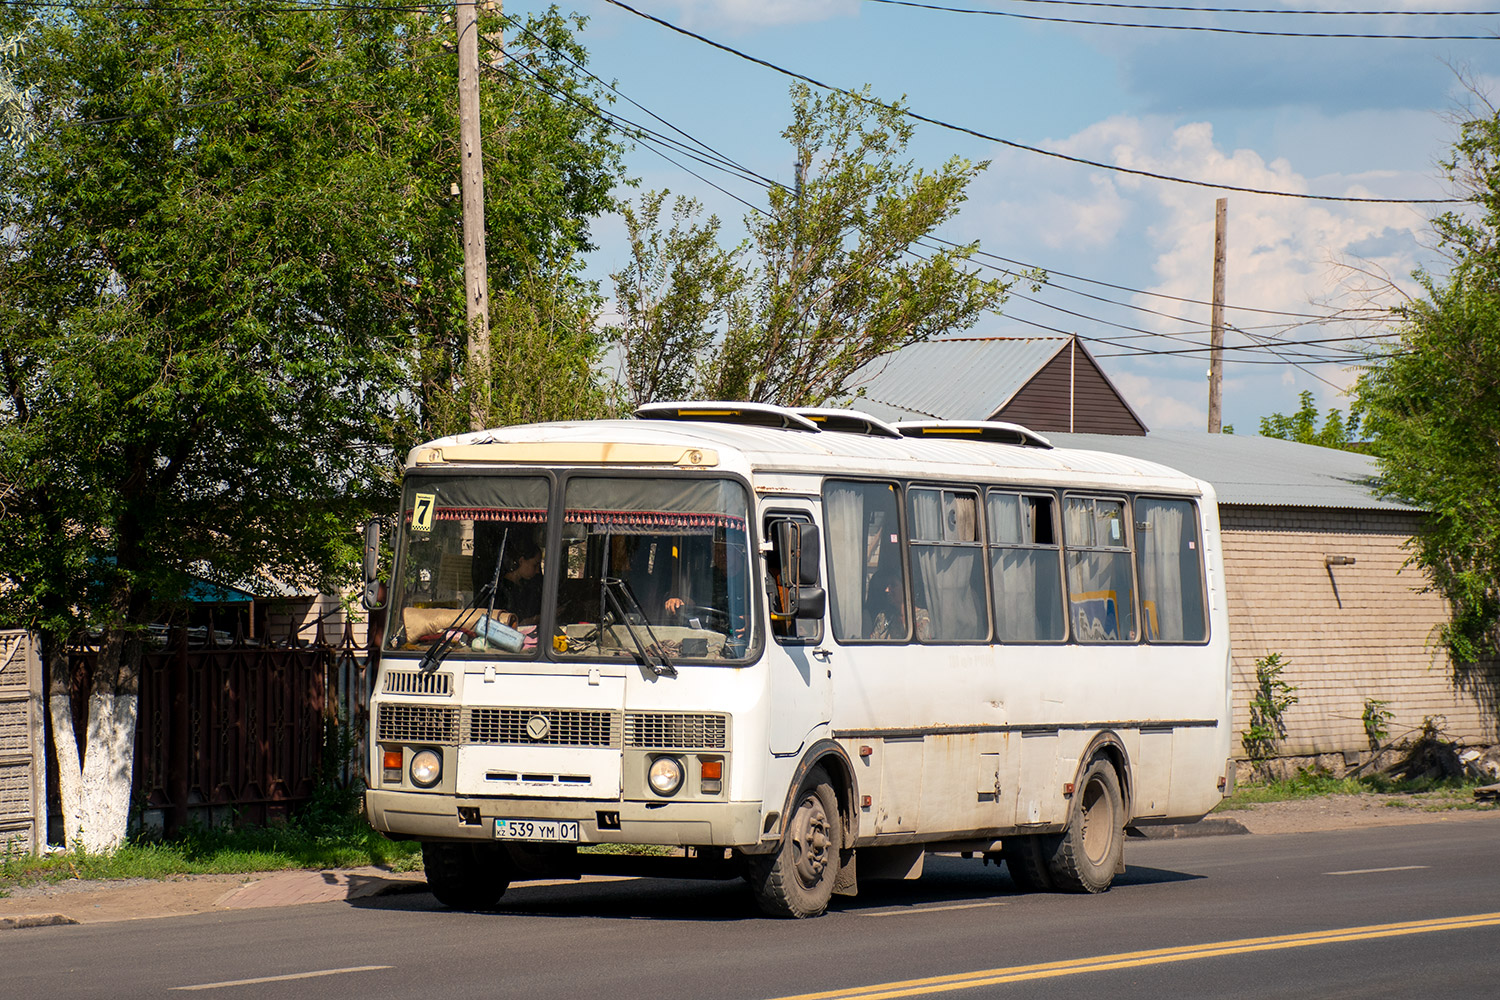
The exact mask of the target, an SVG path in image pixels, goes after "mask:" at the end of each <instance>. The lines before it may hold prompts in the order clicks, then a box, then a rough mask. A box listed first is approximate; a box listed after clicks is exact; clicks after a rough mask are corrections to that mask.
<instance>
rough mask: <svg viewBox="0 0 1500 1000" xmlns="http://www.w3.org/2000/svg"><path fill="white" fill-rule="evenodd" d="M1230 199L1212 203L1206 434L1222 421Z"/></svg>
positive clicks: (1220, 425) (1216, 429)
mask: <svg viewBox="0 0 1500 1000" xmlns="http://www.w3.org/2000/svg"><path fill="white" fill-rule="evenodd" d="M1228 224H1229V199H1228V198H1220V199H1219V200H1218V201H1215V202H1214V306H1213V313H1212V314H1211V316H1210V319H1209V325H1210V326H1211V328H1212V332H1211V333H1210V334H1209V351H1208V433H1210V434H1218V433H1219V432H1220V430H1221V429H1222V427H1223V418H1224V240H1225V238H1226V236H1227V232H1226V230H1227V228H1228Z"/></svg>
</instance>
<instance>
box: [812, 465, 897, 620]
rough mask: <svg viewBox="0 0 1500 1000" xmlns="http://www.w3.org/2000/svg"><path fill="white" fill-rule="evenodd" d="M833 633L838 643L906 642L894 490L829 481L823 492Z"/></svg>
mask: <svg viewBox="0 0 1500 1000" xmlns="http://www.w3.org/2000/svg"><path fill="white" fill-rule="evenodd" d="M823 523H824V525H825V526H826V528H827V534H828V579H829V583H830V585H831V591H832V593H831V595H830V597H831V600H830V604H831V609H830V610H831V614H832V618H833V634H834V636H835V637H836V638H837V639H839V640H840V641H852V642H905V641H906V640H907V638H908V637H909V636H910V634H911V630H910V628H909V627H908V625H907V622H908V621H909V616H908V615H907V610H906V570H905V567H904V565H903V563H902V561H901V534H900V518H899V510H898V508H897V500H896V487H895V486H893V485H891V484H889V483H865V482H844V481H839V480H829V481H828V483H827V485H826V486H825V487H824V490H823Z"/></svg>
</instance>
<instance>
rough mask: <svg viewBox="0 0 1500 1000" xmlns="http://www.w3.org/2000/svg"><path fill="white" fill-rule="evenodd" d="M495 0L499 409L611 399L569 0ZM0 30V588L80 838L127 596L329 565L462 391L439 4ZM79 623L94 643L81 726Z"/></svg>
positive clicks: (105, 725) (140, 612)
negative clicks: (16, 119)
mask: <svg viewBox="0 0 1500 1000" xmlns="http://www.w3.org/2000/svg"><path fill="white" fill-rule="evenodd" d="M513 24H514V26H515V27H516V29H517V34H518V35H519V36H520V37H519V38H516V39H515V40H513V41H512V42H511V43H510V44H508V45H507V51H511V52H513V53H516V54H517V55H518V59H517V61H516V63H515V64H514V73H509V72H508V73H506V74H502V75H499V76H492V77H491V78H490V79H489V80H488V81H487V82H486V90H487V93H486V101H487V104H486V108H485V119H486V123H487V126H488V138H487V140H486V142H487V145H486V149H485V159H486V164H487V171H488V182H489V187H490V191H491V211H490V215H489V227H490V236H489V238H490V241H491V245H492V246H495V247H499V248H500V252H498V253H494V254H492V255H491V267H492V285H493V286H494V287H495V288H496V290H497V293H496V294H495V295H494V297H493V298H494V300H495V302H496V309H497V310H498V311H499V312H500V313H502V314H503V315H504V316H505V317H506V318H508V319H512V320H514V321H515V322H513V323H512V324H511V325H509V326H507V327H504V328H502V329H501V330H500V331H499V332H497V337H507V336H513V337H517V338H519V339H518V340H516V341H515V342H514V343H512V344H511V345H510V346H512V347H513V348H514V351H513V354H514V357H512V358H511V359H510V363H509V364H507V365H505V366H503V367H502V369H501V371H500V372H499V373H497V375H496V379H497V381H500V380H504V387H505V391H504V392H501V393H498V394H497V399H500V400H502V401H506V402H504V404H503V405H506V406H510V407H511V408H512V409H511V410H509V411H507V412H506V413H505V414H504V415H505V416H506V417H507V419H509V418H526V417H530V416H532V415H533V414H534V413H535V411H534V410H533V411H530V412H528V411H527V407H526V405H525V401H527V400H530V401H534V402H536V403H537V404H538V406H539V407H553V408H555V409H556V410H557V411H559V412H575V411H576V410H577V409H578V408H579V407H580V406H583V405H587V400H588V398H589V397H587V395H586V394H585V393H583V392H582V389H583V388H589V387H592V391H593V397H592V398H593V399H594V400H595V404H594V405H602V402H601V400H602V390H600V389H599V387H598V386H597V385H596V384H594V383H593V382H592V381H591V378H590V376H588V374H587V372H588V369H589V365H590V363H591V361H592V359H593V357H595V356H596V355H597V353H598V351H599V349H600V344H599V342H598V337H597V335H593V334H592V333H591V330H592V321H591V319H590V318H589V317H591V316H592V312H593V310H595V309H596V308H597V297H596V296H595V294H594V293H593V291H592V289H590V288H589V287H588V286H587V285H586V284H584V283H583V282H582V281H581V280H580V278H579V276H578V268H577V266H576V263H575V262H576V260H577V259H578V255H579V254H580V253H582V252H584V251H586V250H587V249H589V246H590V244H589V233H588V219H589V217H590V216H591V215H594V214H597V213H599V212H601V211H603V210H605V209H607V208H608V207H610V206H611V205H612V204H613V202H612V198H611V193H610V192H611V190H612V187H613V185H614V183H615V182H616V180H617V179H618V169H619V168H618V164H619V149H618V147H617V146H615V145H614V144H612V143H610V142H608V141H604V139H603V135H602V132H601V129H602V128H603V125H602V124H601V122H600V121H599V119H598V117H597V115H596V114H593V113H591V109H592V105H591V104H590V101H591V97H590V93H591V92H590V91H589V90H588V88H587V87H586V86H585V85H584V84H583V83H581V82H579V80H577V79H575V77H574V76H573V75H572V74H573V72H574V71H573V70H572V69H571V68H570V67H571V65H572V62H578V61H581V56H582V51H581V49H579V48H578V47H577V45H576V42H574V41H573V38H572V30H571V29H572V27H573V25H570V23H569V22H567V21H565V20H564V19H563V18H561V17H560V16H558V15H557V14H556V13H555V12H548V13H545V14H542V15H538V16H537V17H534V18H532V19H531V20H529V21H524V22H513ZM7 35H16V36H19V37H20V38H21V39H22V42H23V45H22V46H21V47H20V48H19V49H18V50H7V51H8V52H13V53H17V52H18V54H14V55H13V56H7V62H6V68H7V71H8V72H9V73H10V74H11V75H12V76H13V77H14V79H15V81H16V82H17V84H18V85H23V86H25V87H26V88H27V89H28V91H29V93H30V94H31V95H32V104H33V108H34V110H35V116H34V117H35V121H36V123H37V127H36V129H35V131H34V133H33V134H32V135H30V136H29V137H27V138H25V139H23V140H22V141H21V142H20V143H19V144H17V145H16V146H15V147H13V150H12V152H13V155H11V156H8V159H7V161H6V165H5V169H3V170H0V218H3V219H4V220H5V223H4V228H3V229H0V389H3V392H0V505H3V516H0V620H4V621H7V622H9V623H15V624H21V625H25V626H29V627H31V628H34V629H36V630H38V631H40V632H42V633H43V635H44V638H45V640H46V642H45V645H46V648H47V650H48V658H49V669H50V677H51V680H50V683H51V688H52V695H53V698H52V704H53V715H52V721H53V724H54V732H55V734H56V740H55V744H56V749H57V751H58V763H59V770H60V773H61V776H62V790H63V806H64V812H65V814H66V815H65V828H66V835H67V838H68V842H69V843H70V844H73V845H78V846H82V847H84V848H87V849H90V850H102V849H109V848H111V847H113V846H115V845H118V844H119V843H120V842H121V840H122V838H123V837H124V835H125V832H126V820H127V812H128V806H129V790H130V786H131V759H132V754H133V748H134V735H135V720H136V711H137V697H136V696H137V692H138V684H139V663H140V657H139V653H140V651H141V647H142V643H143V642H144V641H146V639H147V636H148V630H147V626H148V624H149V623H152V622H160V621H163V620H167V619H169V618H170V617H171V616H172V615H173V614H174V607H175V606H177V605H178V604H179V602H180V601H181V599H182V595H184V594H185V593H186V591H187V587H188V584H189V581H190V580H191V579H192V578H193V577H206V578H208V579H210V580H212V581H214V582H218V583H236V582H241V581H247V580H251V581H253V580H257V579H263V578H272V579H275V580H278V581H282V582H288V583H293V584H298V585H304V586H309V587H320V588H331V587H334V586H336V585H337V584H339V583H340V582H341V581H342V580H343V579H345V578H346V576H347V573H348V570H349V568H350V567H351V565H352V564H353V563H354V562H355V560H356V556H357V538H356V536H355V529H356V527H357V525H358V523H359V522H360V521H361V520H362V519H363V518H364V517H365V516H367V514H368V513H369V512H371V511H375V510H383V509H386V508H387V507H388V506H389V504H390V502H391V499H392V497H393V495H394V485H395V484H394V469H395V461H394V459H396V458H398V457H399V456H400V455H401V454H402V453H403V450H404V448H405V447H406V446H408V445H409V444H411V443H412V442H413V440H415V439H419V438H425V437H429V436H432V435H433V434H437V433H445V432H447V431H449V430H452V429H455V428H454V427H452V426H449V425H448V423H447V421H448V418H449V415H450V414H451V413H466V412H467V411H466V404H458V405H455V404H454V403H453V402H452V400H453V399H454V398H455V397H457V396H461V395H462V389H461V385H462V381H463V379H462V376H463V372H462V367H461V366H462V357H463V336H464V331H465V328H466V326H465V323H464V305H463V291H462V288H463V282H462V246H461V238H460V216H459V213H460V205H459V199H458V198H456V197H454V196H453V195H452V194H451V193H450V187H451V185H452V183H453V181H454V180H455V179H456V178H457V175H458V163H459V150H458V127H457V107H456V105H457V88H456V83H455V74H454V61H453V56H452V53H451V51H450V47H449V45H448V43H449V42H450V36H451V28H450V27H449V26H447V25H445V24H443V23H442V21H441V19H440V18H439V17H437V16H436V15H434V14H432V13H429V12H418V11H414V10H404V9H400V8H391V7H389V6H388V5H375V4H371V5H369V6H363V5H360V4H357V3H356V4H350V5H344V6H340V7H338V8H330V9H323V10H313V9H297V8H291V9H289V8H287V7H286V6H285V5H284V4H281V5H278V4H271V3H260V2H247V3H243V4H238V5H235V6H234V7H233V8H232V9H228V10H225V11H223V12H220V13H218V14H215V15H214V16H213V17H206V16H204V15H203V14H202V13H201V12H200V11H199V9H198V8H196V7H195V6H194V5H192V4H190V3H187V2H185V0H183V2H180V3H174V2H165V3H153V4H151V5H147V6H143V7H140V8H131V9H129V10H126V9H119V10H116V9H113V8H111V9H105V8H99V9H97V10H96V9H94V8H89V7H77V8H72V9H69V10H67V11H64V12H56V13H50V12H44V13H42V14H41V15H40V16H39V17H38V18H37V20H35V21H30V22H26V21H23V20H22V19H21V16H20V14H19V13H17V12H16V11H15V10H14V9H6V8H0V37H4V36H7ZM564 55H566V56H567V58H564ZM570 60H571V61H572V62H570ZM523 71H525V73H526V74H528V75H526V76H525V78H524V79H523V78H522V73H523ZM538 81H541V82H540V83H538ZM560 95H561V96H560ZM564 98H566V99H564ZM559 354H561V355H563V360H562V361H557V360H555V356H557V355H559ZM506 393H509V395H507V394H506ZM497 405H500V404H497ZM465 423H466V421H465ZM79 640H81V641H89V642H92V643H95V644H97V646H98V648H99V651H100V652H99V656H98V658H97V669H96V670H95V673H94V677H93V681H92V689H91V690H90V692H89V696H88V707H87V712H86V718H87V733H86V734H84V739H82V740H81V741H75V734H74V729H73V723H72V714H71V712H70V710H69V696H68V682H69V680H70V677H69V675H68V672H67V669H66V668H67V661H66V654H65V645H66V643H67V642H69V641H79ZM80 742H81V744H82V746H83V753H82V755H81V757H80V754H79V752H78V751H79V743H80Z"/></svg>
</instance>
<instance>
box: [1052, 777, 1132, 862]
mask: <svg viewBox="0 0 1500 1000" xmlns="http://www.w3.org/2000/svg"><path fill="white" fill-rule="evenodd" d="M1077 787H1078V791H1077V797H1076V798H1075V799H1074V801H1073V811H1072V813H1071V815H1070V816H1069V817H1068V826H1067V829H1065V830H1064V831H1063V832H1062V833H1061V834H1058V835H1055V839H1053V842H1052V844H1051V845H1050V846H1051V850H1050V851H1049V852H1048V853H1049V854H1050V858H1049V863H1048V866H1047V867H1048V869H1049V872H1050V874H1051V876H1052V884H1053V886H1054V887H1055V888H1057V889H1059V890H1061V891H1062V892H1104V891H1105V890H1106V889H1108V888H1109V886H1110V883H1111V882H1113V881H1114V878H1115V872H1116V871H1117V870H1118V869H1119V867H1120V863H1121V861H1122V860H1123V858H1124V855H1125V796H1124V795H1123V794H1122V793H1121V791H1120V777H1119V775H1117V774H1116V773H1115V768H1114V765H1113V764H1111V763H1110V762H1109V761H1108V760H1106V759H1104V758H1103V757H1095V758H1094V759H1093V760H1091V761H1090V762H1089V766H1088V767H1087V768H1086V769H1085V770H1084V772H1083V774H1082V776H1081V777H1080V778H1079V781H1078V786H1077ZM1049 839H1052V838H1049Z"/></svg>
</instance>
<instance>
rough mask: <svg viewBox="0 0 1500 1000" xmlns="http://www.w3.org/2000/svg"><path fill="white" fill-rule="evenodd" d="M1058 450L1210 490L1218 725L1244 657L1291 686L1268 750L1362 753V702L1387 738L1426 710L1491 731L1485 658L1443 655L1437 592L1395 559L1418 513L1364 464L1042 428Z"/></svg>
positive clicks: (1316, 755)
mask: <svg viewBox="0 0 1500 1000" xmlns="http://www.w3.org/2000/svg"><path fill="white" fill-rule="evenodd" d="M1049 439H1050V440H1051V441H1052V443H1053V444H1055V445H1057V446H1059V447H1067V448H1087V449H1091V450H1096V451H1107V452H1113V453H1116V454H1122V455H1128V456H1132V457H1135V458H1141V459H1145V460H1148V461H1152V462H1160V463H1161V464H1163V465H1168V466H1171V467H1173V468H1176V469H1180V470H1181V471H1183V472H1186V473H1188V474H1190V475H1193V476H1196V477H1198V478H1200V479H1205V480H1207V481H1208V482H1210V483H1212V484H1213V486H1214V488H1215V490H1216V491H1217V493H1218V498H1219V519H1220V523H1221V527H1222V532H1223V545H1224V568H1225V587H1226V590H1227V594H1226V598H1227V600H1228V605H1229V617H1230V627H1231V630H1232V636H1233V646H1234V648H1233V670H1234V727H1235V729H1234V731H1235V734H1236V736H1238V734H1240V733H1243V732H1244V731H1245V729H1246V728H1247V727H1248V726H1249V702H1250V698H1251V697H1252V696H1253V693H1254V689H1255V686H1256V676H1255V661H1256V660H1257V659H1258V658H1260V657H1263V656H1265V655H1267V654H1269V653H1279V654H1281V656H1282V658H1283V660H1285V661H1286V664H1287V665H1286V668H1285V670H1284V672H1283V674H1282V678H1283V679H1284V680H1286V681H1287V682H1288V683H1290V684H1291V685H1292V686H1293V687H1294V688H1295V689H1296V690H1295V692H1294V693H1295V694H1296V696H1297V699H1298V700H1297V703H1296V704H1295V705H1293V706H1292V707H1291V708H1290V709H1289V710H1288V711H1287V713H1286V717H1285V718H1286V724H1287V737H1286V739H1285V740H1284V741H1283V743H1282V744H1281V747H1280V751H1281V753H1282V754H1284V755H1287V756H1294V757H1303V758H1307V760H1306V761H1304V763H1317V764H1319V765H1323V766H1327V767H1329V769H1330V770H1332V771H1334V772H1336V773H1337V772H1339V771H1341V769H1342V765H1344V764H1346V763H1354V762H1356V761H1358V760H1360V759H1363V758H1364V757H1368V755H1369V751H1370V736H1369V733H1368V732H1367V730H1366V727H1365V721H1364V717H1365V715H1366V712H1367V709H1368V708H1369V707H1370V706H1372V705H1373V706H1376V707H1378V708H1383V709H1384V710H1386V711H1389V712H1392V713H1394V718H1393V719H1391V721H1390V722H1389V723H1387V724H1386V726H1385V728H1386V729H1387V730H1388V732H1389V734H1390V736H1391V737H1393V738H1395V737H1399V736H1401V735H1403V734H1406V733H1411V732H1414V731H1416V730H1418V729H1419V728H1420V727H1421V725H1422V723H1423V720H1424V719H1429V718H1430V719H1433V720H1434V721H1437V722H1438V724H1439V725H1440V727H1441V729H1442V731H1443V732H1444V733H1445V734H1446V736H1447V737H1448V738H1449V739H1451V740H1454V741H1456V742H1458V743H1461V744H1481V745H1483V744H1492V743H1496V742H1500V697H1497V695H1500V670H1497V667H1496V665H1494V664H1489V665H1482V666H1479V667H1472V668H1469V667H1463V666H1457V665H1455V664H1453V663H1452V662H1451V661H1450V660H1449V659H1448V657H1447V655H1446V653H1445V652H1444V651H1443V649H1442V647H1441V646H1439V645H1437V644H1436V643H1435V638H1436V632H1437V629H1438V627H1439V626H1440V625H1441V624H1442V623H1443V622H1444V621H1446V620H1447V607H1446V605H1445V603H1444V601H1443V599H1442V598H1441V597H1440V596H1439V595H1437V594H1435V593H1432V592H1428V591H1426V590H1425V586H1426V582H1427V581H1426V578H1425V576H1424V574H1423V572H1422V571H1421V570H1420V569H1419V568H1417V567H1415V566H1410V565H1407V559H1408V557H1409V556H1410V550H1409V549H1408V548H1407V545H1406V542H1407V539H1409V538H1410V537H1412V536H1413V535H1415V534H1416V533H1417V532H1418V531H1420V530H1421V525H1422V519H1423V516H1424V515H1423V513H1422V511H1420V510H1418V509H1416V508H1413V507H1410V506H1408V505H1406V504H1402V503H1399V502H1396V501H1393V500H1388V499H1382V498H1380V497H1378V496H1376V495H1375V493H1374V492H1373V489H1372V484H1373V482H1374V480H1375V478H1376V476H1377V473H1378V470H1377V468H1376V465H1375V462H1374V460H1372V459H1370V458H1368V457H1366V456H1364V455H1359V454H1355V453H1353V452H1347V451H1337V450H1333V449H1328V448H1318V447H1314V446H1312V445H1304V444H1297V443H1294V442H1291V441H1281V440H1278V439H1275V438H1266V437H1258V436H1240V435H1231V434H1208V433H1205V432H1157V433H1153V434H1150V435H1148V436H1145V437H1120V436H1110V435H1101V434H1052V435H1049Z"/></svg>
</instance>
